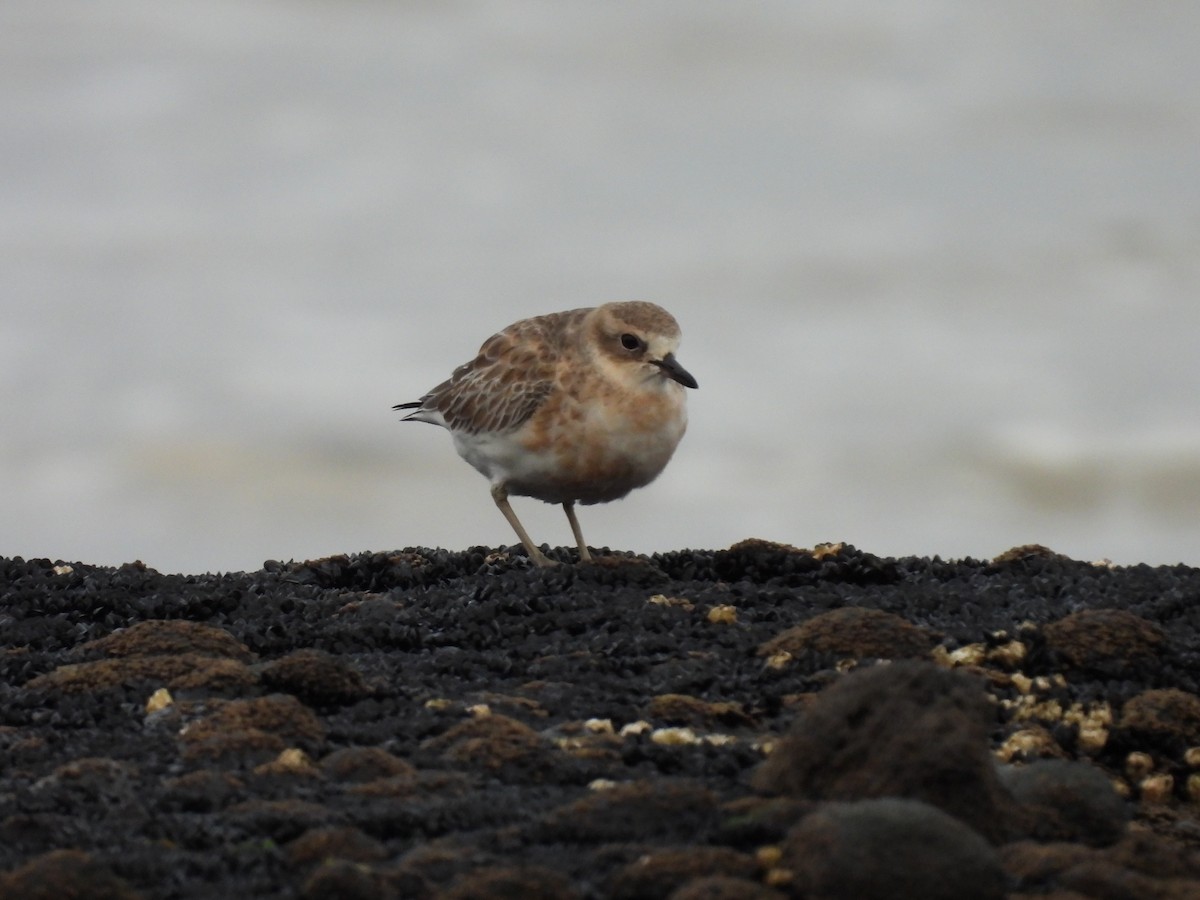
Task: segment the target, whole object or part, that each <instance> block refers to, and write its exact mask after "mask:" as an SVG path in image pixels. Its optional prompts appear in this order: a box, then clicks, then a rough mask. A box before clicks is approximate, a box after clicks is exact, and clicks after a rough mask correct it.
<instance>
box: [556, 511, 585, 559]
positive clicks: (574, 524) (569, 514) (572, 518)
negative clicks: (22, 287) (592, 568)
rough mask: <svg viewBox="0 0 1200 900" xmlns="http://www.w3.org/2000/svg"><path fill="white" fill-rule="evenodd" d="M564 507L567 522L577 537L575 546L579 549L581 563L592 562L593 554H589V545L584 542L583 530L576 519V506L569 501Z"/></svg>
mask: <svg viewBox="0 0 1200 900" xmlns="http://www.w3.org/2000/svg"><path fill="white" fill-rule="evenodd" d="M562 506H563V512H565V513H566V514H567V521H568V522H570V523H571V533H572V534H573V535H575V544H576V545H577V546H578V547H579V561H580V562H591V561H592V554H590V553H588V548H587V543H586V542H585V541H584V540H583V529H581V528H580V527H579V520H578V519H577V518H575V504H574V503H572V502H571V501H570V500H568V501H567V502H566V503H564V504H563V505H562Z"/></svg>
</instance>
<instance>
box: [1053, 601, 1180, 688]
mask: <svg viewBox="0 0 1200 900" xmlns="http://www.w3.org/2000/svg"><path fill="white" fill-rule="evenodd" d="M1043 635H1044V637H1045V640H1046V645H1047V646H1048V647H1049V648H1050V649H1051V650H1053V651H1054V652H1055V653H1057V654H1058V655H1059V656H1060V657H1061V658H1062V659H1063V660H1065V661H1066V662H1067V663H1068V664H1069V665H1071V666H1074V667H1075V668H1077V669H1086V670H1088V671H1093V672H1098V673H1101V674H1106V675H1112V676H1120V675H1122V674H1124V673H1126V672H1127V671H1128V670H1129V669H1130V668H1131V667H1132V666H1136V665H1139V664H1142V663H1145V662H1147V661H1151V660H1153V659H1154V658H1155V657H1156V656H1157V655H1158V654H1160V653H1162V652H1163V650H1164V649H1165V645H1166V635H1165V634H1164V633H1163V630H1162V629H1161V628H1159V627H1158V626H1157V625H1155V624H1154V623H1153V622H1148V621H1146V620H1145V619H1143V618H1142V617H1141V616H1138V615H1135V614H1134V613H1131V612H1128V611H1126V610H1123V609H1085V610H1080V611H1079V612H1075V613H1071V615H1069V616H1064V617H1063V618H1062V619H1059V620H1058V621H1057V622H1051V623H1050V624H1049V625H1047V626H1046V627H1045V628H1044V629H1043Z"/></svg>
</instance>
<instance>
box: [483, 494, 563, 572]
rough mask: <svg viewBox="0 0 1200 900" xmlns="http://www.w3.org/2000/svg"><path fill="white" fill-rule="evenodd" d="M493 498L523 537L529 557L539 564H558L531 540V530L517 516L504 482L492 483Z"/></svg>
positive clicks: (509, 522) (522, 540)
mask: <svg viewBox="0 0 1200 900" xmlns="http://www.w3.org/2000/svg"><path fill="white" fill-rule="evenodd" d="M492 499H493V500H495V501H496V505H497V506H498V507H500V512H502V513H504V518H506V519H507V520H508V524H509V525H511V526H512V529H513V531H515V532H516V533H517V537H518V538H520V539H521V543H522V544H524V545H525V552H526V553H528V554H529V558H530V559H532V560H533V561H534V562H535V563H537V564H538V565H539V566H556V565H558V563H556V562H555V561H554V560H552V559H549V558H547V556H546V554H545V553H543V552H542V551H541V550H539V549H538V548H537V546H536V545H534V543H533V541H532V540H530V538H529V532H527V531H526V530H525V526H524V525H522V524H521V520H520V519H518V518H517V514H516V513H515V512H513V508H512V506H511V505H510V504H509V502H508V491H506V490H505V489H504V485H503V484H493V485H492Z"/></svg>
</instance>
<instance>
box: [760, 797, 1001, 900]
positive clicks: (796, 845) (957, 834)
mask: <svg viewBox="0 0 1200 900" xmlns="http://www.w3.org/2000/svg"><path fill="white" fill-rule="evenodd" d="M782 850H783V858H782V864H783V866H784V867H785V868H786V869H788V870H790V871H791V872H792V875H793V881H792V883H791V889H792V891H793V893H795V894H796V895H797V896H801V897H804V898H806V900H896V898H900V897H920V898H921V900H961V898H963V897H971V898H972V900H1004V898H1005V896H1006V893H1007V884H1008V881H1007V877H1006V875H1005V873H1004V870H1003V869H1002V868H1001V867H1000V861H999V857H998V856H997V855H996V851H995V850H994V849H993V848H992V847H991V846H990V845H989V844H988V842H987V841H985V840H984V839H983V838H982V837H981V836H980V835H979V834H977V833H976V832H974V831H972V830H971V829H970V828H967V827H966V826H965V825H963V824H962V822H961V821H960V820H958V819H955V818H952V817H951V816H948V815H946V814H945V813H944V812H942V811H940V810H938V809H935V808H934V807H932V806H929V805H928V804H926V803H920V802H917V801H915V800H900V799H881V800H862V801H859V802H857V803H829V804H825V805H824V806H822V807H821V808H820V809H818V810H817V811H816V812H814V813H813V814H812V815H810V816H807V817H806V818H805V819H804V820H803V821H801V822H800V824H799V825H797V826H796V827H795V828H793V829H792V830H791V832H790V833H789V834H788V837H787V839H786V840H785V841H784V843H783V846H782Z"/></svg>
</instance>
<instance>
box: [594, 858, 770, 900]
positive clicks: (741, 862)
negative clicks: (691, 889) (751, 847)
mask: <svg viewBox="0 0 1200 900" xmlns="http://www.w3.org/2000/svg"><path fill="white" fill-rule="evenodd" d="M757 871H758V864H757V863H756V862H755V861H754V859H753V858H752V857H750V856H747V855H746V854H744V853H738V852H736V851H734V850H730V849H728V848H726V847H687V848H679V849H663V850H655V851H653V852H651V853H647V854H645V855H643V856H641V857H639V858H638V859H637V860H635V861H634V862H632V863H630V864H629V865H627V866H625V867H624V868H622V869H619V870H618V871H617V872H616V874H615V875H614V876H613V878H612V881H611V882H609V885H608V888H607V890H606V891H605V895H606V896H607V897H610V898H612V900H658V898H661V897H666V896H667V895H668V894H670V893H671V892H672V891H674V890H675V889H676V888H679V887H681V886H683V885H684V884H686V883H687V882H689V881H691V880H692V879H696V878H700V877H703V876H710V875H726V876H730V877H736V878H738V879H750V878H753V877H754V875H755V874H756V873H757Z"/></svg>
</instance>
